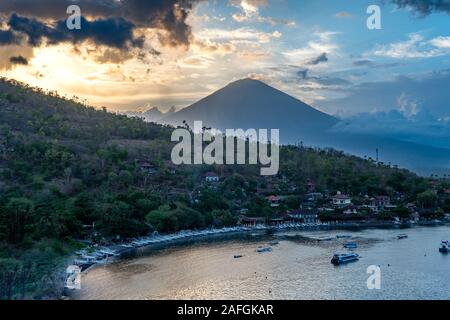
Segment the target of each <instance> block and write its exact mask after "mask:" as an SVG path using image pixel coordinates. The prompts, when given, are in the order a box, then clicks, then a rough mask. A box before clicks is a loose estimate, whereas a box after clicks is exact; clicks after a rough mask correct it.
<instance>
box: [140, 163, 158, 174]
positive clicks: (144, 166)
mask: <svg viewBox="0 0 450 320" xmlns="http://www.w3.org/2000/svg"><path fill="white" fill-rule="evenodd" d="M139 167H140V168H141V170H142V171H143V172H145V173H146V174H155V173H156V172H157V170H156V167H155V166H154V165H153V164H151V163H150V162H144V163H141V164H140V165H139Z"/></svg>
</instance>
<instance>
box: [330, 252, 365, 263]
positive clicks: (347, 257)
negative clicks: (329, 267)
mask: <svg viewBox="0 0 450 320" xmlns="http://www.w3.org/2000/svg"><path fill="white" fill-rule="evenodd" d="M358 260H359V255H358V254H357V253H354V252H353V253H335V254H334V256H333V258H332V259H331V263H332V264H334V265H340V264H344V263H349V262H354V261H358Z"/></svg>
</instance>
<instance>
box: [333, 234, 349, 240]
mask: <svg viewBox="0 0 450 320" xmlns="http://www.w3.org/2000/svg"><path fill="white" fill-rule="evenodd" d="M351 237H352V236H351V235H348V234H338V235H336V238H337V239H348V238H351Z"/></svg>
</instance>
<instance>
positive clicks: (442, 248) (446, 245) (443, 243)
mask: <svg viewBox="0 0 450 320" xmlns="http://www.w3.org/2000/svg"><path fill="white" fill-rule="evenodd" d="M449 246H450V243H449V242H448V241H447V240H443V241H441V246H440V247H439V252H441V253H448V252H449Z"/></svg>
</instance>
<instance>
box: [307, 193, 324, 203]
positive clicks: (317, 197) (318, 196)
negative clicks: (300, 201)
mask: <svg viewBox="0 0 450 320" xmlns="http://www.w3.org/2000/svg"><path fill="white" fill-rule="evenodd" d="M305 198H306V200H307V201H317V200H321V199H323V194H322V193H320V192H311V193H308V194H306V196H305Z"/></svg>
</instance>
